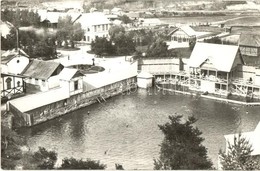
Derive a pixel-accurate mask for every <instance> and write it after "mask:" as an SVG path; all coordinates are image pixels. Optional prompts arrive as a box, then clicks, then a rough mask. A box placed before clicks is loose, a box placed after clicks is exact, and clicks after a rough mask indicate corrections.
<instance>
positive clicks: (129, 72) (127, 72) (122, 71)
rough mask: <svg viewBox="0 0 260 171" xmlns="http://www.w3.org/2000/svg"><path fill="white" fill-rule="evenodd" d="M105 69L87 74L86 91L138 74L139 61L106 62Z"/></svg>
mask: <svg viewBox="0 0 260 171" xmlns="http://www.w3.org/2000/svg"><path fill="white" fill-rule="evenodd" d="M104 65H105V66H104V68H105V71H103V72H99V73H95V74H87V75H86V76H85V77H84V78H83V80H84V84H85V86H86V89H85V90H84V91H86V90H87V91H88V90H92V89H97V88H100V87H103V86H106V85H109V84H112V83H116V82H118V81H121V80H124V79H127V78H131V77H135V76H137V62H134V63H128V62H127V63H126V62H125V61H124V62H118V63H117V62H112V63H109V62H108V63H107V64H104Z"/></svg>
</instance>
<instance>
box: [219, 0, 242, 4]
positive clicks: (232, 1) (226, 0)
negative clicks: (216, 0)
mask: <svg viewBox="0 0 260 171" xmlns="http://www.w3.org/2000/svg"><path fill="white" fill-rule="evenodd" d="M222 2H224V3H225V4H226V5H237V4H247V1H246V0H223V1H222Z"/></svg>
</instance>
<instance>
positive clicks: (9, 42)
mask: <svg viewBox="0 0 260 171" xmlns="http://www.w3.org/2000/svg"><path fill="white" fill-rule="evenodd" d="M16 47H17V44H16V31H15V29H14V28H12V29H11V30H10V33H9V34H8V35H6V38H4V37H3V36H1V49H2V50H10V49H14V48H16Z"/></svg>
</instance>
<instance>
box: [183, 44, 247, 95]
mask: <svg viewBox="0 0 260 171" xmlns="http://www.w3.org/2000/svg"><path fill="white" fill-rule="evenodd" d="M242 64H243V60H242V57H241V55H240V53H239V47H238V46H233V45H221V44H210V43H200V42H197V43H196V45H195V47H194V49H193V51H192V53H191V56H190V59H189V63H188V66H189V73H190V78H189V79H190V89H197V90H199V91H202V92H208V93H212V94H220V95H225V96H227V95H228V93H229V84H230V80H231V79H232V78H234V77H236V74H237V70H238V65H242Z"/></svg>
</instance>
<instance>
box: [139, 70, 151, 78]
mask: <svg viewBox="0 0 260 171" xmlns="http://www.w3.org/2000/svg"><path fill="white" fill-rule="evenodd" d="M137 78H153V75H152V74H150V73H148V72H144V71H142V72H141V73H139V74H138V75H137Z"/></svg>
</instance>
